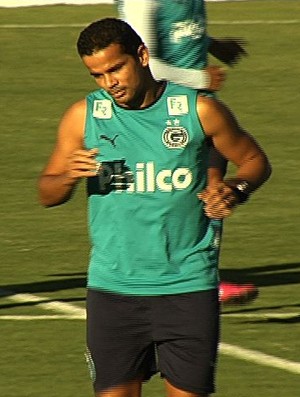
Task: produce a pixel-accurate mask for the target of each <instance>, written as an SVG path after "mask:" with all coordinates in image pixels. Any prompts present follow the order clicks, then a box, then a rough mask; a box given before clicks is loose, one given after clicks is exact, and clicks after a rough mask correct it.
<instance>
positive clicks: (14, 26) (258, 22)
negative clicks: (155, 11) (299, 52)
mask: <svg viewBox="0 0 300 397" xmlns="http://www.w3.org/2000/svg"><path fill="white" fill-rule="evenodd" d="M299 23H300V19H281V20H263V19H258V20H244V21H242V20H240V21H210V22H209V25H293V24H299ZM88 24H89V23H88V22H87V23H70V24H1V25H0V29H19V28H20V29H52V28H54V29H56V28H82V27H85V26H87V25H88Z"/></svg>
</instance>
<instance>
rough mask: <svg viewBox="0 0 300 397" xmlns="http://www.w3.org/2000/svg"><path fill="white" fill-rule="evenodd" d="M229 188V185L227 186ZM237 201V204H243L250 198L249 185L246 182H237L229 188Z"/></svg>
mask: <svg viewBox="0 0 300 397" xmlns="http://www.w3.org/2000/svg"><path fill="white" fill-rule="evenodd" d="M229 186H230V185H229ZM230 187H231V189H232V190H233V191H234V193H235V194H236V195H237V197H238V199H239V203H240V204H243V203H245V202H246V201H247V200H248V199H249V196H250V184H249V182H247V181H240V182H237V183H236V184H235V185H234V186H232V185H231V186H230Z"/></svg>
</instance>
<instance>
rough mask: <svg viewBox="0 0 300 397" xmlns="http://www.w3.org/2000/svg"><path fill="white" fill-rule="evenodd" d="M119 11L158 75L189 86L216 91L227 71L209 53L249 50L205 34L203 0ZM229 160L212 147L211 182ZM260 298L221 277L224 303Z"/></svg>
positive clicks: (135, 1)
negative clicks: (210, 63) (213, 63)
mask: <svg viewBox="0 0 300 397" xmlns="http://www.w3.org/2000/svg"><path fill="white" fill-rule="evenodd" d="M115 2H116V4H117V7H118V13H119V15H120V17H121V18H123V19H124V20H126V21H127V22H128V23H129V24H130V25H131V26H132V27H133V28H134V29H135V30H136V31H137V32H138V34H139V35H140V36H141V37H142V38H143V40H144V42H145V43H147V46H148V48H149V51H150V55H151V58H150V67H151V70H152V72H153V73H154V76H155V78H157V79H159V80H160V79H166V80H169V81H173V82H175V83H177V84H183V85H185V86H187V87H192V88H198V89H208V90H218V89H220V88H221V87H222V84H223V82H224V80H225V73H224V70H222V69H221V68H219V67H217V66H208V52H210V53H211V54H212V55H214V56H215V57H216V58H217V59H219V60H220V61H222V62H224V63H225V64H227V65H229V66H233V65H235V64H236V63H237V62H238V60H239V59H240V58H241V57H242V56H245V55H246V54H247V53H246V51H245V49H244V48H243V45H242V44H243V40H241V39H232V38H225V39H224V38H223V39H220V38H218V39H216V38H213V37H210V36H208V34H207V26H206V25H207V18H206V9H205V2H204V1H203V0H116V1H115ZM225 172H226V162H225V161H224V159H222V158H221V157H220V156H219V155H218V153H216V152H215V151H214V150H213V149H212V150H211V167H210V169H209V183H210V182H213V181H216V180H220V179H222V178H223V175H224V173H225ZM257 296H258V289H257V287H256V286H254V285H253V284H249V283H247V284H235V283H231V282H225V281H221V283H220V286H219V297H220V301H221V302H222V304H245V303H248V302H251V301H253V300H254V299H255V298H256V297H257Z"/></svg>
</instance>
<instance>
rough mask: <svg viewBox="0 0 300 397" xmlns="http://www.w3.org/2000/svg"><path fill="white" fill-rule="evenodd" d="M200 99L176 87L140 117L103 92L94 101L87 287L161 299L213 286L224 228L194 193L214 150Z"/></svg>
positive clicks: (90, 107)
mask: <svg viewBox="0 0 300 397" xmlns="http://www.w3.org/2000/svg"><path fill="white" fill-rule="evenodd" d="M196 99H197V92H196V90H192V89H187V88H186V87H182V86H179V85H176V84H172V83H167V84H166V87H165V90H164V93H163V94H162V96H161V97H160V98H159V99H158V100H157V101H156V102H155V103H154V104H152V105H151V106H149V107H147V108H144V109H139V110H130V109H125V108H121V107H119V106H117V105H116V104H115V103H114V101H113V100H112V98H111V97H110V96H109V95H108V94H107V93H106V92H105V91H103V90H97V91H95V92H93V93H91V94H90V95H88V97H87V116H86V127H85V146H86V148H87V149H92V148H96V147H97V148H99V155H98V157H97V159H98V161H100V162H101V163H102V167H101V168H100V171H99V174H98V175H97V176H95V177H92V178H88V183H87V191H88V204H89V227H90V235H91V241H92V250H91V257H90V264H89V272H88V287H89V288H96V289H103V290H107V291H112V292H116V293H121V294H132V295H162V294H176V293H185V292H192V291H199V290H205V289H211V288H216V287H217V285H218V271H217V264H218V247H219V244H218V242H219V235H218V233H219V230H218V223H216V224H214V222H211V221H209V219H208V218H207V217H205V215H204V213H203V208H202V206H203V204H202V202H201V201H199V200H198V198H197V196H196V194H197V192H199V191H201V190H202V189H203V188H204V187H205V185H206V172H207V157H208V150H209V148H208V146H207V144H206V139H205V135H204V133H203V130H202V127H201V123H200V122H199V119H198V115H197V112H196Z"/></svg>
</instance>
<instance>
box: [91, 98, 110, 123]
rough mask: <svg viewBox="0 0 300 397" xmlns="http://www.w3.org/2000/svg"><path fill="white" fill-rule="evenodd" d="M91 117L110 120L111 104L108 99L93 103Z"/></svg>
mask: <svg viewBox="0 0 300 397" xmlns="http://www.w3.org/2000/svg"><path fill="white" fill-rule="evenodd" d="M93 116H94V117H96V118H97V119H111V117H112V104H111V101H110V100H109V99H101V100H96V101H94V106H93Z"/></svg>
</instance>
